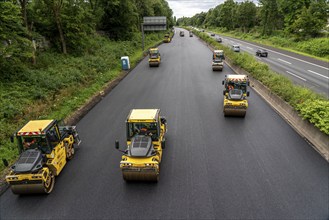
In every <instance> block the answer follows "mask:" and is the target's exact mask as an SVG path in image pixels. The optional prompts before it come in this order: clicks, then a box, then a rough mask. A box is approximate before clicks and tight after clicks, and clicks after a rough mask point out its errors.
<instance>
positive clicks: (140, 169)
mask: <svg viewBox="0 0 329 220" xmlns="http://www.w3.org/2000/svg"><path fill="white" fill-rule="evenodd" d="M126 129H127V148H126V150H120V149H119V142H118V141H116V142H115V147H116V149H118V150H119V151H121V152H122V153H123V155H122V159H121V162H120V168H121V170H122V174H123V179H124V180H126V181H135V180H141V181H154V182H158V180H159V174H160V163H161V158H162V150H163V149H164V148H165V146H166V139H165V134H166V132H167V120H166V118H165V117H162V116H160V109H133V110H131V111H130V113H129V115H128V117H127V120H126Z"/></svg>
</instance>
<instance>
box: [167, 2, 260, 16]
mask: <svg viewBox="0 0 329 220" xmlns="http://www.w3.org/2000/svg"><path fill="white" fill-rule="evenodd" d="M242 1H244V0H237V1H236V2H242ZM253 1H254V2H256V1H257V0H253ZM167 2H168V4H169V7H170V8H171V9H172V10H173V12H174V16H176V18H181V17H183V16H184V17H192V16H194V15H195V14H197V13H200V12H207V11H208V10H209V9H210V8H214V7H216V6H217V5H219V4H222V3H224V2H225V0H167Z"/></svg>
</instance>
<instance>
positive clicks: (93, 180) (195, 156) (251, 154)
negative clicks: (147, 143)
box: [0, 31, 329, 219]
mask: <svg viewBox="0 0 329 220" xmlns="http://www.w3.org/2000/svg"><path fill="white" fill-rule="evenodd" d="M159 48H160V52H161V54H162V63H161V65H160V67H158V68H157V67H154V68H150V67H149V66H148V64H147V59H144V60H143V61H142V62H141V63H140V64H139V65H138V66H137V67H136V68H135V69H134V70H133V71H131V73H130V74H129V75H128V76H127V77H126V78H125V79H124V80H123V81H122V82H121V83H120V84H119V85H118V86H117V87H116V88H114V90H113V91H112V92H111V93H110V94H108V95H107V96H106V97H105V98H104V99H103V100H102V101H101V102H100V103H99V104H98V105H96V106H95V107H94V108H93V109H92V110H91V111H90V112H89V113H88V114H87V115H86V116H85V117H84V118H83V119H82V120H81V121H80V122H79V123H78V126H77V129H78V131H79V132H80V137H81V139H82V141H83V143H82V144H81V145H80V148H79V150H78V152H77V153H76V156H75V158H74V159H73V160H72V161H70V162H69V164H68V165H67V166H66V167H65V168H64V170H63V171H62V173H61V175H60V176H59V177H58V178H57V179H56V185H55V189H54V191H53V192H52V193H51V194H50V195H48V196H45V195H34V196H31V195H29V196H16V195H14V194H12V192H11V191H10V190H7V191H6V192H5V193H4V194H3V195H2V196H1V197H0V200H1V201H0V205H1V206H0V211H1V212H0V218H1V219H328V217H329V211H328V205H329V198H328V194H329V189H328V188H329V186H328V185H329V180H328V179H329V172H328V168H329V167H328V163H327V162H326V161H325V160H324V159H323V158H322V157H321V156H320V155H319V154H318V153H317V152H316V151H315V150H314V149H313V148H312V147H311V146H310V145H309V144H308V143H307V142H306V141H305V140H303V139H302V138H301V137H300V136H299V135H298V134H297V133H296V132H295V131H294V130H293V129H292V128H291V127H290V126H289V125H288V124H287V123H286V122H285V121H284V120H283V119H282V118H281V117H280V116H279V115H278V114H277V113H276V112H274V111H273V110H272V109H271V108H270V107H269V106H268V105H267V104H266V103H265V102H264V101H263V100H262V99H261V98H260V97H259V96H258V95H257V94H255V92H253V91H252V90H251V95H250V97H249V104H250V107H249V109H248V112H247V115H246V117H245V118H230V117H224V116H223V113H222V102H223V95H222V90H223V87H222V85H221V81H222V80H223V79H224V75H225V74H232V71H231V70H230V69H229V67H228V66H224V71H223V72H213V71H212V69H211V51H210V50H209V49H208V48H207V47H206V46H205V45H204V44H203V43H202V42H200V41H199V40H198V39H197V38H196V37H188V34H187V31H186V33H185V37H179V36H178V34H176V35H175V37H174V40H173V41H172V43H169V44H163V45H161V46H159ZM132 108H160V109H161V111H162V115H164V116H166V117H167V121H168V133H167V141H168V142H167V144H166V149H165V150H164V155H163V161H162V164H161V173H160V181H159V182H158V183H145V182H137V183H126V182H124V181H123V179H122V174H121V171H120V168H119V162H120V159H121V153H120V152H118V151H116V150H115V148H114V142H115V140H116V139H118V140H119V141H120V143H121V145H122V146H123V145H124V141H125V119H126V116H127V114H128V113H129V111H130V109H132Z"/></svg>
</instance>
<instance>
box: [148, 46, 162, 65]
mask: <svg viewBox="0 0 329 220" xmlns="http://www.w3.org/2000/svg"><path fill="white" fill-rule="evenodd" d="M160 62H161V55H160V52H159V49H158V48H151V49H150V50H149V66H151V67H152V66H159V65H160Z"/></svg>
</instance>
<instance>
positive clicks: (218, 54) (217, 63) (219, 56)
mask: <svg viewBox="0 0 329 220" xmlns="http://www.w3.org/2000/svg"><path fill="white" fill-rule="evenodd" d="M223 60H225V56H224V51H223V50H214V52H213V55H212V70H213V71H215V70H220V71H223V67H224V62H223Z"/></svg>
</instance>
